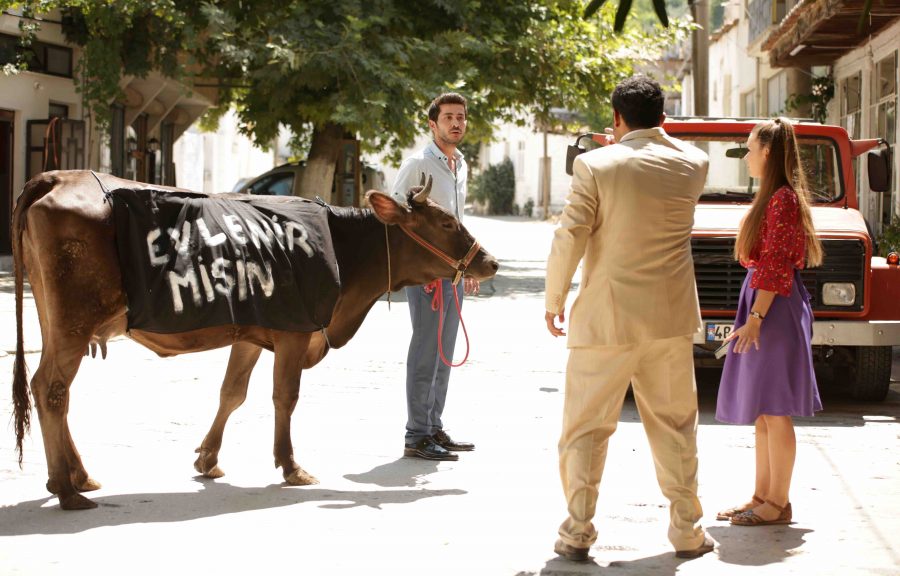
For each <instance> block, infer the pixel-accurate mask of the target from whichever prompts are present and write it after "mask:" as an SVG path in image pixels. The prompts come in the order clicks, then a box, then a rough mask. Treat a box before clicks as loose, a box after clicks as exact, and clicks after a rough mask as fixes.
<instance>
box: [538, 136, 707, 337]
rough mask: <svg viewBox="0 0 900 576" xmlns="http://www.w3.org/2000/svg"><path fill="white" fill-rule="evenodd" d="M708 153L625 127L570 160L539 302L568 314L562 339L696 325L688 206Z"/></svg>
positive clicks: (666, 333) (658, 333)
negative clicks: (617, 136) (616, 138)
mask: <svg viewBox="0 0 900 576" xmlns="http://www.w3.org/2000/svg"><path fill="white" fill-rule="evenodd" d="M708 167H709V158H708V157H707V155H706V153H704V152H703V151H701V150H700V149H698V148H696V147H694V146H691V145H690V144H687V143H685V142H682V141H681V140H678V139H675V138H671V137H669V136H667V135H666V133H665V132H664V131H663V129H662V128H659V127H657V128H649V129H645V130H634V131H632V132H629V133H628V134H626V135H625V136H624V137H623V138H622V140H621V142H619V143H617V144H613V145H610V146H604V147H603V148H599V149H597V150H593V151H591V152H587V153H585V154H581V155H580V156H578V157H577V158H576V159H575V165H574V171H573V176H572V189H571V192H570V194H569V197H568V202H567V205H566V207H565V209H564V210H563V213H562V216H561V218H560V225H559V228H558V229H557V230H556V232H555V235H554V238H553V246H552V248H551V251H550V258H549V259H548V261H547V280H546V302H545V304H546V309H547V311H548V312H551V313H553V314H559V313H561V312H563V311H564V309H565V305H566V297H567V295H568V292H569V287H570V286H571V282H572V276H573V275H574V274H575V270H576V268H577V267H578V263H579V262H580V261H581V260H582V258H584V264H583V268H582V274H581V276H582V277H581V287H580V289H579V292H578V296H577V298H576V299H575V303H574V304H573V305H572V310H571V312H570V313H569V315H568V318H569V330H568V346H569V348H578V347H588V346H618V345H623V344H634V343H640V342H647V341H650V340H659V339H662V338H673V337H675V336H683V335H686V334H691V333H693V332H695V331H697V330H698V329H699V328H700V324H701V322H700V306H699V302H698V300H697V287H696V283H695V281H694V262H693V260H692V258H691V227H692V226H693V223H694V207H695V206H696V204H697V201H698V199H699V198H700V194H702V192H703V185H704V182H705V181H706V172H707V169H708Z"/></svg>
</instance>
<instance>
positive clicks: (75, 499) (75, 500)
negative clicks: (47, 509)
mask: <svg viewBox="0 0 900 576" xmlns="http://www.w3.org/2000/svg"><path fill="white" fill-rule="evenodd" d="M59 507H60V508H62V509H63V510H90V509H92V508H96V507H97V504H96V503H95V502H93V501H91V500H89V499H87V498H85V497H84V496H82V495H81V494H78V493H75V494H72V495H71V496H66V497H65V498H63V497H60V499H59Z"/></svg>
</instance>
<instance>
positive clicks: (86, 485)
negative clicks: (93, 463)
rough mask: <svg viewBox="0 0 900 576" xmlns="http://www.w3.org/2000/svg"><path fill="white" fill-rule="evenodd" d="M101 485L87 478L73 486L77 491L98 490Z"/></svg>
mask: <svg viewBox="0 0 900 576" xmlns="http://www.w3.org/2000/svg"><path fill="white" fill-rule="evenodd" d="M102 487H103V486H102V485H101V484H100V483H99V482H97V481H96V480H94V479H93V478H88V479H87V480H85V481H84V482H81V483H80V484H77V485H76V486H75V488H76V489H77V490H78V491H79V492H93V491H94V490H99V489H100V488H102Z"/></svg>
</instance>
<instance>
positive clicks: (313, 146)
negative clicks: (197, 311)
mask: <svg viewBox="0 0 900 576" xmlns="http://www.w3.org/2000/svg"><path fill="white" fill-rule="evenodd" d="M16 6H23V7H25V8H26V9H27V10H28V11H29V12H30V13H32V14H37V13H41V12H46V11H49V10H51V9H60V10H61V11H62V13H63V15H64V30H65V31H66V33H67V34H68V35H69V37H70V38H71V39H72V40H73V41H75V42H77V43H78V44H80V45H82V46H84V47H85V53H84V56H85V58H84V59H83V62H82V64H81V66H82V67H81V69H80V74H79V83H80V85H81V89H82V90H83V92H84V93H85V96H86V100H87V102H88V104H89V105H90V106H91V107H92V108H95V109H96V110H98V112H99V113H100V115H101V116H103V113H102V110H103V109H104V108H106V107H108V105H109V104H110V102H111V101H112V99H113V98H114V97H115V95H116V94H117V92H118V81H119V78H120V75H121V74H122V73H125V74H135V75H142V74H146V73H147V71H149V70H150V69H152V68H158V69H161V70H162V71H163V72H165V73H168V74H170V75H173V76H175V77H179V76H182V75H191V74H193V75H197V76H202V77H204V78H205V79H206V81H211V80H215V81H216V83H217V85H218V86H219V89H220V94H219V106H218V109H217V111H218V112H220V113H221V112H224V110H226V109H227V108H228V107H229V106H234V107H235V108H236V110H237V112H238V114H239V117H240V119H241V121H242V129H243V130H244V131H245V132H246V133H247V134H248V135H252V136H253V138H254V139H255V140H256V142H257V143H259V144H262V145H263V146H267V145H268V144H269V143H270V142H271V141H272V139H273V138H274V136H275V135H276V134H277V133H278V128H279V125H285V126H287V127H288V128H290V130H291V131H292V132H293V133H294V134H295V136H296V138H297V139H298V140H305V141H308V142H309V143H310V150H309V154H308V158H307V169H306V170H305V172H304V181H303V182H302V183H301V193H304V194H305V195H309V196H311V195H314V194H317V193H318V194H321V193H322V191H327V190H330V189H331V183H332V179H333V172H334V165H335V160H336V158H337V154H338V152H339V149H340V143H341V139H342V138H343V137H344V136H345V135H351V136H353V137H358V138H359V139H360V140H361V142H362V145H363V147H364V148H365V149H367V150H385V149H387V150H391V151H392V152H393V154H394V156H395V158H396V155H397V154H399V153H400V151H401V150H402V149H403V148H405V147H407V146H408V145H410V144H411V143H412V142H413V140H414V138H415V136H416V135H417V134H418V133H420V132H421V129H422V127H423V126H424V125H425V119H424V115H423V110H424V108H425V106H426V104H427V102H428V101H429V100H430V99H431V98H432V97H434V96H435V95H436V94H438V93H440V92H443V91H449V90H456V91H459V92H462V93H464V94H465V95H466V96H467V97H468V98H469V101H470V109H471V110H472V115H471V116H472V117H471V121H470V126H469V132H470V140H477V139H479V138H486V137H488V136H489V135H490V132H491V126H492V125H493V124H494V123H495V122H497V121H498V120H517V121H524V120H525V119H528V120H531V119H534V120H536V121H537V122H538V123H546V122H556V119H555V116H554V115H553V109H554V108H566V109H569V110H573V111H584V110H597V109H602V108H604V107H608V106H609V101H608V98H609V93H610V91H611V89H612V87H613V86H614V85H615V84H616V82H618V80H620V79H621V78H622V77H624V76H626V75H628V74H630V73H631V70H632V68H633V65H634V64H635V63H636V62H639V61H642V60H647V59H652V58H654V57H655V56H656V55H657V54H658V48H659V47H660V46H661V45H663V44H665V43H667V42H669V41H670V40H671V38H672V35H674V34H677V33H678V31H677V30H674V31H673V30H669V31H667V32H666V33H660V32H659V31H657V30H654V31H652V32H650V33H645V32H642V31H640V30H636V29H634V30H626V31H625V32H624V33H623V34H620V35H616V34H614V33H613V12H612V10H611V8H612V7H611V6H610V7H608V9H607V8H605V9H604V10H601V11H600V17H599V18H594V19H592V20H591V21H586V20H585V19H583V18H582V17H581V16H582V11H583V7H584V5H583V3H582V2H581V1H580V0H533V1H523V0H492V1H491V2H484V1H483V0H452V1H450V0H420V1H419V2H408V1H407V0H293V1H285V0H278V1H275V0H209V1H207V2H204V3H202V4H199V3H196V2H194V1H192V0H67V1H64V0H32V1H29V2H20V3H16ZM323 195H324V194H323Z"/></svg>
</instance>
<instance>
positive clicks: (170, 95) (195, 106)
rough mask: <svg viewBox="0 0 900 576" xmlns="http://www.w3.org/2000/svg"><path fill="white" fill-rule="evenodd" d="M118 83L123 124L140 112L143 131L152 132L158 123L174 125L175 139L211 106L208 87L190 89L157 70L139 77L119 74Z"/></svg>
mask: <svg viewBox="0 0 900 576" xmlns="http://www.w3.org/2000/svg"><path fill="white" fill-rule="evenodd" d="M120 86H122V90H123V92H124V94H125V96H124V98H123V100H122V104H124V105H125V124H126V125H128V124H131V123H132V122H133V121H134V119H135V118H137V117H138V115H140V114H147V116H148V120H149V123H148V125H147V132H148V133H150V132H153V131H154V130H155V129H156V128H157V127H158V126H159V125H160V124H161V123H163V122H167V123H171V124H174V126H175V133H174V137H175V139H177V138H178V136H180V135H181V133H182V132H184V131H185V130H186V129H187V128H188V126H190V125H191V124H192V123H193V122H194V121H195V120H196V119H197V118H199V117H200V116H201V115H202V114H203V113H204V112H206V110H207V109H208V108H209V107H210V106H212V105H214V103H215V101H214V100H213V99H211V98H210V97H209V92H210V90H208V89H206V90H202V91H201V90H199V89H193V90H192V89H191V86H190V85H189V84H183V83H181V82H178V81H176V80H173V79H171V78H166V77H164V76H162V75H161V74H159V73H158V72H150V73H149V74H147V76H145V77H143V78H138V77H134V76H126V77H123V78H122V80H121V82H120Z"/></svg>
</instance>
